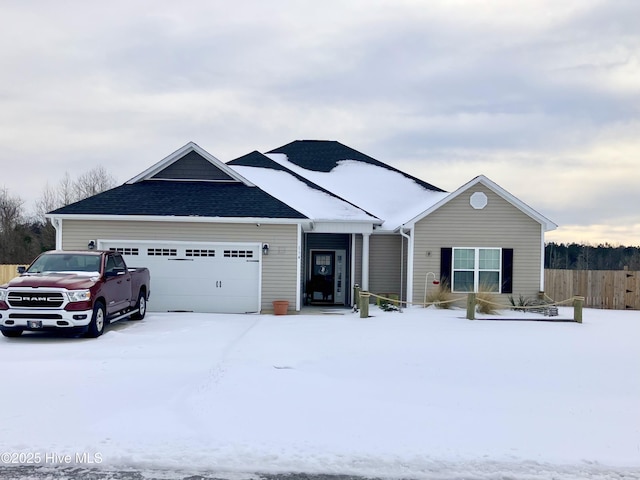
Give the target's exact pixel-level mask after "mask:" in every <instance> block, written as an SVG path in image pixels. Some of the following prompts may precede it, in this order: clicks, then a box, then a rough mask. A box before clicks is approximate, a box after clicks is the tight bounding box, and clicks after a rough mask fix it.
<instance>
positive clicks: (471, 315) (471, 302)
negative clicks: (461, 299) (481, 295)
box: [467, 292, 476, 320]
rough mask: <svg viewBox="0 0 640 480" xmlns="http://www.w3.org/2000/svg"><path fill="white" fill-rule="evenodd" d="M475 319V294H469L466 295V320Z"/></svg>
mask: <svg viewBox="0 0 640 480" xmlns="http://www.w3.org/2000/svg"><path fill="white" fill-rule="evenodd" d="M475 319H476V294H475V293H473V292H471V293H469V295H467V320H475Z"/></svg>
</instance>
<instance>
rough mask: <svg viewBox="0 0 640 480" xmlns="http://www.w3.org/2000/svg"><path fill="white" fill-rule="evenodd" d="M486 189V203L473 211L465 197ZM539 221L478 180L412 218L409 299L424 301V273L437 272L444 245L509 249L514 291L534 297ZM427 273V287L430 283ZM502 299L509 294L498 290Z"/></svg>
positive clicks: (537, 283) (538, 263) (538, 261)
mask: <svg viewBox="0 0 640 480" xmlns="http://www.w3.org/2000/svg"><path fill="white" fill-rule="evenodd" d="M475 192H484V193H485V195H486V196H487V198H488V204H487V206H486V207H485V208H483V209H481V210H475V209H474V208H473V207H471V205H470V204H469V197H470V196H471V195H472V194H473V193H475ZM541 235H542V225H541V224H540V223H538V222H536V221H535V220H533V219H532V218H531V217H529V216H528V215H526V214H525V213H523V212H522V211H521V210H519V209H517V208H516V207H514V206H513V205H512V204H511V203H509V202H507V201H506V200H504V199H503V198H502V197H500V196H499V195H497V194H495V193H494V192H493V191H492V190H490V189H489V188H486V187H485V186H484V185H481V184H476V185H475V186H474V187H472V188H471V189H470V190H469V191H467V192H464V193H462V194H461V195H459V196H458V197H456V198H454V199H453V200H451V201H450V202H449V203H447V204H445V205H444V206H442V207H441V208H439V209H438V210H436V211H435V212H433V213H431V214H430V215H428V216H427V217H425V218H423V219H422V220H420V221H419V222H417V223H416V226H415V231H414V236H415V239H414V275H413V282H414V288H413V301H414V302H422V300H423V297H424V288H425V280H426V275H427V272H433V273H435V275H436V278H439V277H440V249H441V248H442V247H496V248H513V295H514V297H516V298H517V296H518V295H519V294H523V295H525V296H528V297H535V296H536V295H537V294H538V292H539V290H540V276H541V261H542V257H541V255H542V251H541V250H542V248H541ZM431 281H432V279H431V277H430V278H429V284H430V285H429V288H433V287H432V286H431ZM502 297H503V298H502V301H503V302H506V301H507V298H508V295H502Z"/></svg>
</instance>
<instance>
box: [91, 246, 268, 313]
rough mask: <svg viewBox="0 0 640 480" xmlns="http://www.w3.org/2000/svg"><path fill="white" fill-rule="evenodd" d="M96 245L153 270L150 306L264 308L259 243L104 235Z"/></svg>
mask: <svg viewBox="0 0 640 480" xmlns="http://www.w3.org/2000/svg"><path fill="white" fill-rule="evenodd" d="M98 247H99V248H102V249H105V250H116V251H118V252H120V253H121V254H122V256H123V257H124V259H125V261H126V262H127V265H128V266H129V267H147V268H148V269H149V270H150V273H151V299H150V300H149V307H148V308H149V311H153V312H167V311H192V312H216V313H247V312H258V311H259V310H260V254H261V246H260V245H259V244H252V243H251V244H250V243H199V242H196V243H188V242H166V243H165V242H151V241H148V242H141V241H133V242H130V241H120V240H118V241H114V240H102V241H99V242H98Z"/></svg>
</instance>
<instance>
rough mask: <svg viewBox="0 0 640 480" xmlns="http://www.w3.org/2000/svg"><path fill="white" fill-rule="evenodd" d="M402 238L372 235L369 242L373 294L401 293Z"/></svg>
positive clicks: (370, 278)
mask: <svg viewBox="0 0 640 480" xmlns="http://www.w3.org/2000/svg"><path fill="white" fill-rule="evenodd" d="M401 239H402V237H401V236H400V235H371V237H370V242H369V290H370V291H371V292H372V293H377V294H385V293H394V294H397V295H400V293H401V272H402V270H403V268H404V271H405V272H406V266H403V265H401V261H400V257H401V255H402V243H401ZM402 291H404V289H402Z"/></svg>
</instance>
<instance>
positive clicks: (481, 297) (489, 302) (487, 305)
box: [476, 285, 499, 315]
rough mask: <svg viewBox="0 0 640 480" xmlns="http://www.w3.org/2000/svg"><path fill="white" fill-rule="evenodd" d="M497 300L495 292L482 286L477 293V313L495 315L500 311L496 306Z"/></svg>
mask: <svg viewBox="0 0 640 480" xmlns="http://www.w3.org/2000/svg"><path fill="white" fill-rule="evenodd" d="M497 300H498V299H497V295H496V294H495V290H493V289H491V288H490V287H487V286H483V285H481V286H480V291H479V292H478V293H476V311H477V312H478V313H484V314H485V315H495V314H496V313H498V309H499V307H498V306H497V305H496V304H497V303H498V302H497Z"/></svg>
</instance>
